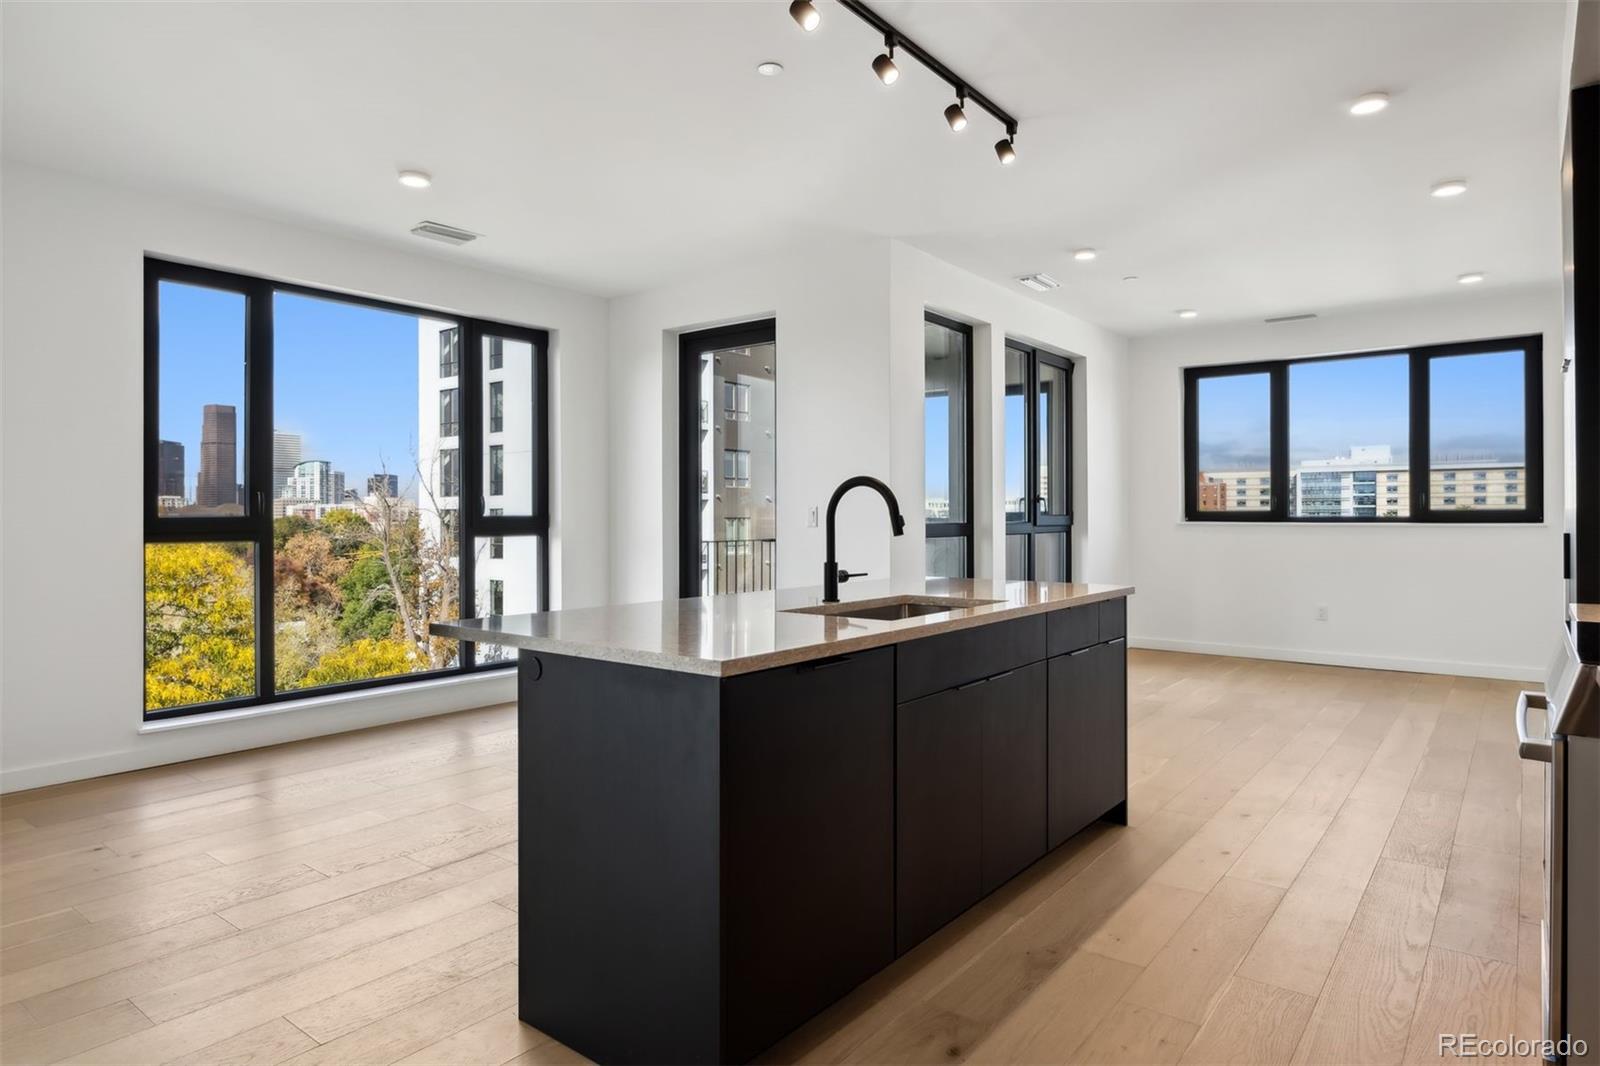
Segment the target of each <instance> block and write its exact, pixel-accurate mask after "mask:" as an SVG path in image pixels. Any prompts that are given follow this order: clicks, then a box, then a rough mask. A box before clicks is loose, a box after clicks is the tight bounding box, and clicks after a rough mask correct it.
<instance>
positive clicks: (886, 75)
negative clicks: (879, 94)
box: [872, 37, 900, 85]
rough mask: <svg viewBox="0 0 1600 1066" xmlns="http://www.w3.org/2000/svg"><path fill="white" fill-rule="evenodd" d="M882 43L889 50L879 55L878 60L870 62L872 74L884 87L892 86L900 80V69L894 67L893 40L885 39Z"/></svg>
mask: <svg viewBox="0 0 1600 1066" xmlns="http://www.w3.org/2000/svg"><path fill="white" fill-rule="evenodd" d="M883 43H884V44H886V45H888V46H889V50H888V51H887V52H882V53H879V55H878V58H876V59H874V60H873V61H872V73H874V74H876V75H877V76H878V80H879V81H881V82H883V83H884V84H885V85H893V84H894V83H895V82H897V81H899V80H900V68H899V67H897V66H895V65H894V38H893V37H886V38H884V41H883Z"/></svg>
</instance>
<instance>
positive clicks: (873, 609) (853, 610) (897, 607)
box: [784, 596, 1000, 622]
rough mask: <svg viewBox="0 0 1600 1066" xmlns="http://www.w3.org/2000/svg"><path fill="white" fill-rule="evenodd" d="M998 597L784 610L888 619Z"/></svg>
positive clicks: (907, 598) (927, 598) (935, 598)
mask: <svg viewBox="0 0 1600 1066" xmlns="http://www.w3.org/2000/svg"><path fill="white" fill-rule="evenodd" d="M999 602H1000V601H999V600H974V599H969V598H967V597H965V596H895V597H894V598H892V599H885V600H867V601H865V602H862V603H819V604H817V605H815V606H812V607H792V608H790V609H789V610H788V611H786V612H784V613H785V614H820V615H827V616H829V617H843V618H871V619H875V620H877V621H884V622H892V621H898V620H900V619H902V618H921V617H922V616H923V615H928V614H943V613H945V612H946V611H961V610H966V609H967V608H970V607H986V606H988V605H989V604H991V603H999Z"/></svg>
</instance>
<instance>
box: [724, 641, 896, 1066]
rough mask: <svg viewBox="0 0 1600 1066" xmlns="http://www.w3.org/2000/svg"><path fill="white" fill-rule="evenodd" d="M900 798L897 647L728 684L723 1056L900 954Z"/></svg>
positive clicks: (751, 1048) (765, 1040) (757, 1041)
mask: <svg viewBox="0 0 1600 1066" xmlns="http://www.w3.org/2000/svg"><path fill="white" fill-rule="evenodd" d="M893 802H894V652H893V650H892V649H889V648H880V649H877V650H875V651H868V652H861V653H858V654H855V655H846V656H839V657H837V658H834V659H828V660H823V661H821V662H816V663H802V664H800V665H799V666H787V667H779V668H778V669H775V670H765V671H762V672H760V673H755V674H746V675H742V676H739V677H734V678H729V679H728V680H727V681H725V682H723V688H722V915H723V936H722V953H723V955H722V957H723V988H724V993H723V994H724V997H725V998H724V1013H723V1019H724V1020H723V1026H724V1044H723V1047H722V1054H721V1056H720V1058H721V1059H722V1061H725V1062H744V1061H746V1060H748V1059H750V1058H752V1057H753V1056H755V1055H756V1054H757V1053H759V1052H760V1051H761V1050H762V1049H764V1048H766V1047H767V1046H768V1045H769V1044H771V1043H772V1042H773V1041H775V1040H777V1039H778V1038H779V1037H781V1036H782V1035H783V1034H784V1033H786V1032H788V1031H789V1030H790V1029H793V1028H794V1027H795V1026H797V1025H799V1024H800V1023H801V1022H803V1021H805V1019H807V1018H809V1017H810V1016H811V1015H813V1014H815V1013H816V1012H817V1011H819V1010H821V1009H822V1008H823V1007H825V1006H827V1005H828V1004H829V1003H832V1002H833V1001H834V1000H836V999H838V998H839V997H840V996H842V995H844V994H845V993H846V992H849V991H850V989H852V988H854V987H855V986H856V985H858V984H860V983H861V982H862V981H864V980H866V979H867V978H868V977H870V976H871V975H872V974H874V973H876V972H877V971H878V970H881V969H882V968H883V967H885V966H887V965H888V964H889V963H890V962H891V961H893V959H894V912H893V906H894V813H893V807H892V804H893Z"/></svg>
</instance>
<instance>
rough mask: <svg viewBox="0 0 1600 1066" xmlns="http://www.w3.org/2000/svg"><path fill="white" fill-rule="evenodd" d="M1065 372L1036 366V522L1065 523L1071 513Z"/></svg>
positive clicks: (1061, 368)
mask: <svg viewBox="0 0 1600 1066" xmlns="http://www.w3.org/2000/svg"><path fill="white" fill-rule="evenodd" d="M1067 374H1068V372H1067V368H1066V367H1065V366H1058V365H1056V364H1055V363H1047V362H1045V361H1043V360H1040V362H1039V374H1038V378H1039V384H1038V393H1037V397H1036V398H1037V402H1038V424H1039V430H1038V432H1039V438H1038V463H1039V478H1038V493H1039V495H1038V505H1039V512H1038V513H1039V518H1040V519H1041V520H1044V519H1055V520H1059V521H1065V519H1066V517H1067V515H1068V513H1069V512H1070V511H1071V501H1070V500H1069V499H1068V496H1067V489H1068V485H1069V483H1070V481H1071V473H1070V471H1069V470H1068V468H1067V417H1068V410H1067V408H1068V404H1069V396H1070V393H1069V391H1068V390H1069V383H1068V377H1067Z"/></svg>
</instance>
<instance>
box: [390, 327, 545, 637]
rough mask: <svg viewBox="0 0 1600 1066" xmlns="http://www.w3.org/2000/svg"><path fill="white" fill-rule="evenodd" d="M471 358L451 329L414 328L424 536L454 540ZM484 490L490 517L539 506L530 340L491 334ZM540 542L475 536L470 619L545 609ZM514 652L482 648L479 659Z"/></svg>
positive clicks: (486, 347) (486, 351)
mask: <svg viewBox="0 0 1600 1066" xmlns="http://www.w3.org/2000/svg"><path fill="white" fill-rule="evenodd" d="M470 357H472V353H468V352H467V351H466V350H465V348H464V345H463V339H462V337H461V334H460V331H459V330H458V329H457V328H456V326H455V324H454V323H452V322H448V321H444V320H441V319H433V318H421V319H418V321H417V474H418V475H419V477H420V481H421V483H420V485H419V486H418V493H417V506H418V509H419V514H420V521H421V523H422V528H423V533H424V535H425V536H429V537H432V538H434V539H435V541H444V540H447V539H448V540H449V541H450V542H453V541H454V539H455V534H456V531H457V530H459V529H460V528H461V525H460V519H459V515H460V507H461V499H460V496H461V479H462V466H461V447H462V440H461V431H462V426H463V423H464V420H465V417H466V411H467V408H466V407H465V406H464V404H465V403H466V402H467V401H466V399H465V398H464V397H463V396H462V394H461V390H462V374H461V371H462V368H463V366H464V361H465V360H466V359H468V358H470ZM476 357H477V358H479V359H482V360H483V395H482V396H481V397H480V398H479V400H478V402H479V403H481V404H482V405H483V431H484V432H483V437H484V439H483V448H484V454H483V485H484V490H485V496H484V508H485V511H486V513H488V514H490V515H497V514H498V515H519V514H529V513H531V511H532V509H533V502H534V501H533V484H534V479H533V428H534V427H533V348H532V346H531V345H530V344H528V343H527V342H525V341H518V340H510V339H502V338H499V337H486V338H484V340H483V350H482V351H481V352H479V353H476ZM538 549H539V544H538V538H537V537H533V536H511V537H479V538H478V539H477V541H476V542H475V543H474V544H473V545H472V546H471V550H472V552H473V598H472V603H471V604H463V611H464V612H465V613H467V614H471V615H485V614H523V613H527V612H531V611H536V610H538V609H539V551H538ZM512 655H514V649H502V648H498V647H490V646H481V647H479V648H478V658H479V660H480V661H481V660H484V659H488V658H494V659H498V658H504V657H509V656H512Z"/></svg>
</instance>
